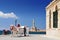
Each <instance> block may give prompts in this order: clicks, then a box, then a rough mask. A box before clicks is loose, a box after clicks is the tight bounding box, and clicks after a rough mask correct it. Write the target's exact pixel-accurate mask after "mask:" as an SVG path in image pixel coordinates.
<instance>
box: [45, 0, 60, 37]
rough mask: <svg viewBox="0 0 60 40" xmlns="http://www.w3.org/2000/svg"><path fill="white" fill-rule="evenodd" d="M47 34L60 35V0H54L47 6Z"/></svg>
mask: <svg viewBox="0 0 60 40" xmlns="http://www.w3.org/2000/svg"><path fill="white" fill-rule="evenodd" d="M46 35H47V36H56V37H60V0H52V2H50V4H49V5H48V6H47V7H46Z"/></svg>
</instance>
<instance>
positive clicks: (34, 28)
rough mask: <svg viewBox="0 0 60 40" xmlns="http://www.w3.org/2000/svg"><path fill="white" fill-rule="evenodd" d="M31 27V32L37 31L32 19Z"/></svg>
mask: <svg viewBox="0 0 60 40" xmlns="http://www.w3.org/2000/svg"><path fill="white" fill-rule="evenodd" d="M32 23H33V25H32V31H37V28H36V27H35V21H34V19H33V22H32Z"/></svg>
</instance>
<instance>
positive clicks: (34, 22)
mask: <svg viewBox="0 0 60 40" xmlns="http://www.w3.org/2000/svg"><path fill="white" fill-rule="evenodd" d="M32 27H35V21H34V19H33V26H32Z"/></svg>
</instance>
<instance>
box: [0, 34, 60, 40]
mask: <svg viewBox="0 0 60 40" xmlns="http://www.w3.org/2000/svg"><path fill="white" fill-rule="evenodd" d="M0 40H60V39H59V38H52V37H46V36H45V35H39V34H38V35H35V34H34V35H33V34H32V35H30V36H27V37H11V35H0Z"/></svg>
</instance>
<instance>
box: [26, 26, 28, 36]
mask: <svg viewBox="0 0 60 40" xmlns="http://www.w3.org/2000/svg"><path fill="white" fill-rule="evenodd" d="M26 35H27V36H29V27H28V26H26Z"/></svg>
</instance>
